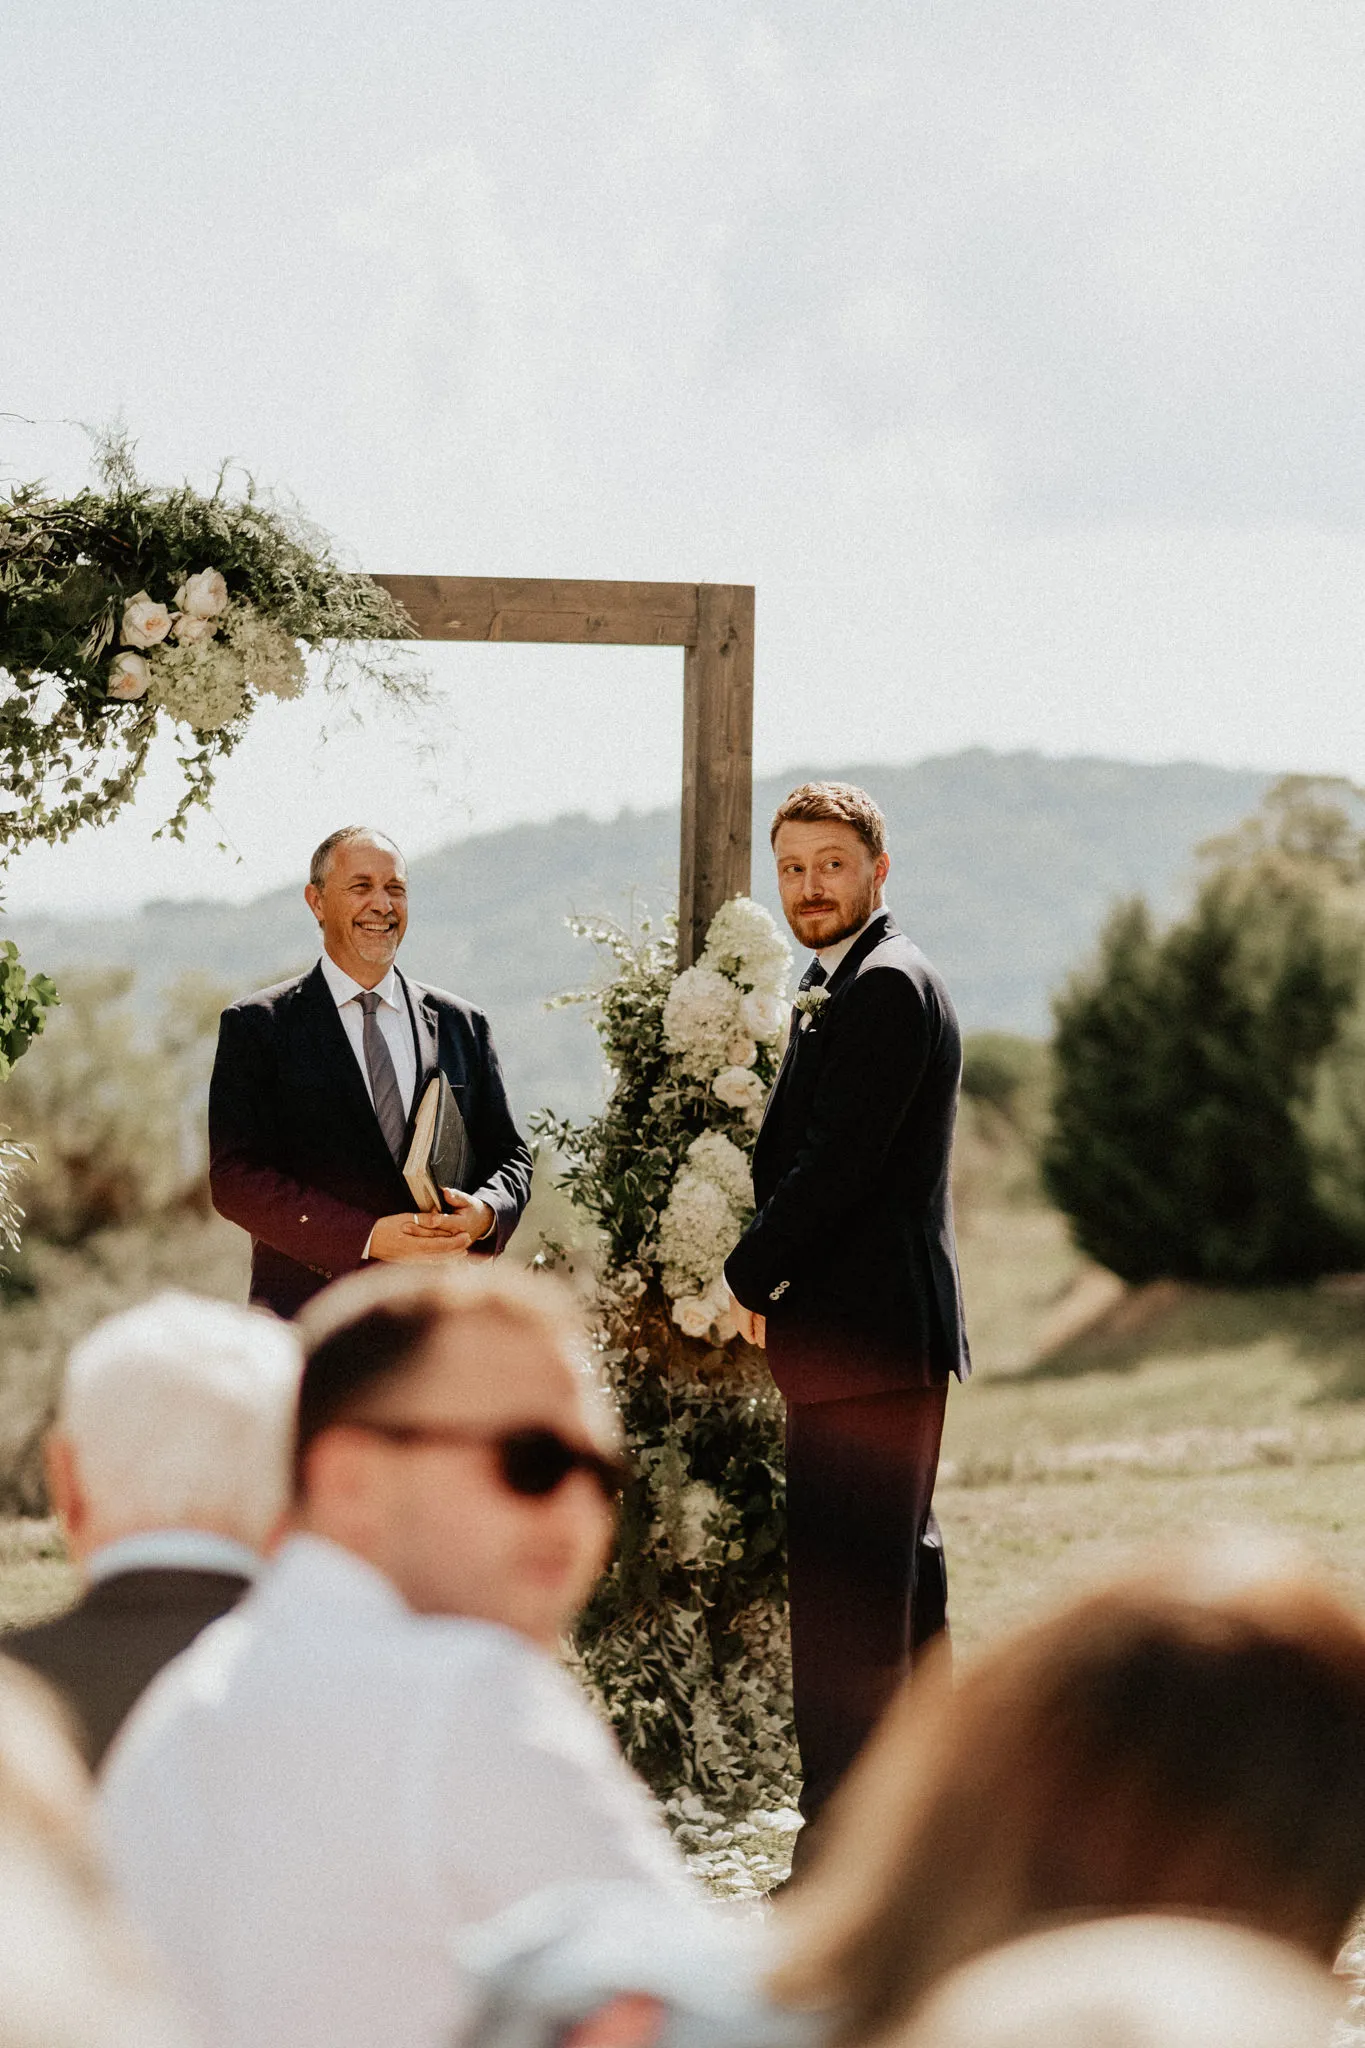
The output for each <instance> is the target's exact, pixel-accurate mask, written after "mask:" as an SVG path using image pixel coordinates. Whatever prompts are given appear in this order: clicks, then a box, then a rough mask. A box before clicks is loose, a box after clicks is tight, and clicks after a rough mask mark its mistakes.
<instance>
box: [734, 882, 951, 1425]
mask: <svg viewBox="0 0 1365 2048" xmlns="http://www.w3.org/2000/svg"><path fill="white" fill-rule="evenodd" d="M826 986H827V989H828V1000H827V1001H826V1002H825V1004H824V1005H823V1006H822V1008H821V1009H820V1010H819V1012H818V1014H817V1015H815V1016H813V1017H812V1020H811V1023H810V1025H809V1027H808V1028H807V1029H806V1030H804V1031H802V1030H800V1029H798V1028H796V1026H795V1024H794V1027H793V1030H792V1036H791V1041H790V1043H789V1045H788V1048H787V1054H786V1058H785V1059H784V1060H783V1063H782V1067H781V1069H780V1071H779V1073H778V1076H777V1080H776V1082H775V1083H774V1085H773V1091H772V1095H771V1096H770V1098H769V1101H768V1107H767V1112H766V1114H765V1116H764V1119H763V1124H762V1128H761V1129H760V1131H759V1134H758V1142H757V1144H756V1145H755V1148H754V1198H755V1201H756V1204H757V1211H756V1214H755V1216H754V1219H753V1221H752V1223H751V1224H750V1225H749V1227H748V1229H747V1230H746V1231H745V1233H744V1236H743V1237H742V1238H741V1240H740V1242H739V1244H738V1245H737V1246H736V1247H735V1249H734V1251H733V1252H732V1253H731V1254H730V1257H729V1259H728V1260H727V1262H726V1267H725V1276H726V1279H727V1280H728V1281H729V1284H730V1286H731V1287H732V1288H733V1289H734V1292H735V1294H736V1295H737V1297H738V1298H739V1300H740V1301H742V1302H743V1303H744V1305H745V1307H746V1308H750V1309H753V1310H755V1311H756V1312H757V1313H759V1314H761V1315H764V1316H766V1318H767V1343H768V1362H769V1365H770V1367H771V1370H772V1374H773V1377H774V1379H775V1380H776V1381H777V1383H778V1385H779V1387H781V1389H782V1391H783V1393H785V1394H786V1395H787V1396H788V1398H789V1399H791V1400H796V1401H833V1400H839V1399H842V1398H844V1397H845V1396H849V1395H855V1394H876V1393H888V1392H891V1391H892V1390H894V1389H896V1388H900V1387H923V1386H937V1385H941V1384H942V1383H943V1382H944V1381H945V1380H947V1378H948V1376H949V1375H950V1374H951V1373H956V1374H957V1376H958V1378H959V1379H964V1378H965V1377H966V1375H967V1374H968V1372H970V1370H971V1360H970V1356H969V1354H968V1350H967V1335H966V1328H965V1324H964V1320H963V1313H962V1287H961V1282H960V1280H959V1278H958V1270H957V1246H956V1242H955V1240H954V1236H953V1214H952V1197H951V1191H950V1186H949V1167H950V1161H951V1155H952V1144H953V1127H954V1124H955V1121H956V1117H957V1096H958V1084H959V1082H960V1080H961V1076H962V1040H961V1035H960V1033H959V1031H958V1025H957V1018H956V1016H955V1015H954V1013H953V1006H952V1003H951V1001H950V1000H949V997H948V991H947V990H946V989H945V988H944V986H943V983H942V982H941V981H940V980H939V978H938V975H937V974H936V973H935V972H934V970H933V968H932V967H931V966H930V965H929V962H928V961H927V960H926V959H925V957H924V955H923V954H922V953H921V952H920V951H919V948H918V947H917V946H914V945H912V944H911V942H910V940H909V939H907V938H906V937H905V936H904V934H903V933H902V932H900V931H899V930H898V929H897V927H896V925H895V924H894V923H893V921H892V918H891V915H890V913H889V912H888V911H879V912H878V913H877V914H876V915H875V916H874V917H873V919H872V921H871V923H870V924H869V926H868V928H867V930H866V931H865V932H863V933H862V935H861V936H860V937H859V939H858V940H857V943H856V944H855V945H853V946H852V947H850V949H849V951H848V952H847V953H846V954H845V956H844V958H843V959H842V960H841V961H840V963H839V966H838V967H837V968H836V970H835V972H834V973H833V975H832V976H831V977H830V980H829V982H828V983H827V984H826Z"/></svg>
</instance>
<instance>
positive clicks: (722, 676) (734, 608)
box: [678, 583, 754, 967]
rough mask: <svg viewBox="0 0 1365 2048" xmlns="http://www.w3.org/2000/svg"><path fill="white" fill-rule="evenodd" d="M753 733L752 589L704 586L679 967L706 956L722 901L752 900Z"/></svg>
mask: <svg viewBox="0 0 1365 2048" xmlns="http://www.w3.org/2000/svg"><path fill="white" fill-rule="evenodd" d="M753 732H754V593H753V587H752V585H746V584H739V583H702V584H699V585H698V587H697V637H696V640H695V642H694V644H693V645H692V646H690V647H689V648H688V650H687V653H686V655H685V656H684V659H683V786H682V849H681V859H680V862H679V870H678V965H679V966H680V967H690V966H691V965H692V963H693V961H694V960H695V959H696V958H697V955H698V954H699V953H700V951H701V949H702V945H703V943H704V941H705V938H706V927H707V926H708V924H709V923H710V922H711V919H712V918H713V917H714V916H715V914H716V912H717V910H719V908H720V906H721V904H722V903H724V902H725V901H726V900H727V898H728V897H731V896H741V895H747V894H748V890H749V861H750V833H751V821H752V816H753Z"/></svg>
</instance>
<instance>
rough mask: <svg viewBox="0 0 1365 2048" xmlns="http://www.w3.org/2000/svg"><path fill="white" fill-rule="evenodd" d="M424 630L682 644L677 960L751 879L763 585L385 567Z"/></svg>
mask: <svg viewBox="0 0 1365 2048" xmlns="http://www.w3.org/2000/svg"><path fill="white" fill-rule="evenodd" d="M374 580H375V582H376V583H382V584H383V586H384V588H385V589H386V590H388V591H389V592H390V593H391V594H392V595H393V596H394V597H396V598H397V599H398V601H399V603H400V604H401V605H403V606H404V607H405V609H406V611H407V613H408V616H409V617H410V618H411V619H412V622H413V624H414V625H415V626H416V628H417V631H418V633H419V634H420V636H421V637H422V639H424V640H521V641H542V642H546V641H548V642H551V643H556V644H558V645H560V646H565V645H579V646H581V645H585V644H595V645H597V646H618V647H619V646H637V647H681V648H683V649H684V650H685V652H684V656H683V786H682V850H681V859H680V862H679V872H678V962H679V965H680V966H682V967H690V966H691V965H692V963H693V961H694V960H695V959H696V957H697V955H698V953H699V952H700V951H701V948H702V942H703V941H704V939H705V937H706V927H707V925H708V924H709V923H710V922H711V919H712V918H713V917H714V916H715V914H716V912H717V910H719V908H720V906H721V904H722V903H724V902H725V900H726V898H727V897H729V896H739V895H743V894H744V893H745V892H746V891H747V890H748V887H749V833H750V817H751V814H752V810H753V788H752V781H753V730H754V593H753V587H752V585H749V584H742V583H584V582H569V581H558V580H550V579H546V578H539V577H534V578H514V577H487V576H376V577H375V579H374Z"/></svg>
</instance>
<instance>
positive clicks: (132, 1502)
mask: <svg viewBox="0 0 1365 2048" xmlns="http://www.w3.org/2000/svg"><path fill="white" fill-rule="evenodd" d="M299 1369H300V1350H299V1341H298V1337H297V1335H296V1334H295V1332H294V1329H293V1327H292V1326H291V1325H290V1324H287V1323H282V1322H278V1321H276V1319H275V1318H274V1317H273V1316H267V1315H263V1314H261V1313H260V1312H259V1311H257V1310H254V1309H244V1308H237V1307H235V1306H233V1305H232V1304H231V1303H229V1302H224V1301H202V1300H200V1299H198V1298H197V1297H196V1296H194V1295H191V1294H180V1293H166V1294H159V1295H157V1296H156V1297H155V1298H154V1299H153V1300H151V1301H148V1302H144V1303H143V1304H142V1305H141V1307H139V1308H133V1309H126V1310H124V1311H123V1312H122V1313H121V1314H119V1315H114V1316H110V1317H108V1318H107V1319H106V1320H105V1321H104V1322H102V1323H100V1324H99V1325H97V1327H96V1328H95V1329H94V1330H92V1331H91V1333H90V1335H89V1336H88V1337H85V1338H83V1339H82V1340H81V1342H80V1343H79V1344H77V1345H76V1347H75V1349H74V1350H73V1351H72V1353H71V1357H70V1360H69V1362H68V1364H67V1369H66V1379H65V1382H64V1384H63V1387H62V1397H61V1404H60V1407H59V1411H58V1418H57V1419H58V1425H59V1427H60V1428H61V1429H62V1430H63V1432H64V1433H65V1434H66V1436H67V1437H69V1439H70V1441H71V1444H72V1446H73V1449H74V1450H75V1453H76V1457H77V1460H78V1462H79V1466H80V1474H81V1482H82V1485H83V1487H84V1490H85V1493H86V1495H87V1497H88V1499H89V1501H90V1504H91V1506H92V1508H93V1509H94V1511H95V1513H96V1515H97V1516H99V1517H100V1518H101V1519H102V1520H109V1521H113V1522H115V1523H117V1524H119V1525H121V1526H123V1527H125V1528H127V1527H142V1528H147V1529H157V1528H160V1529H172V1528H175V1529H184V1528H190V1529H194V1528H200V1527H209V1528H213V1529H216V1530H223V1531H230V1532H231V1533H233V1534H234V1535H237V1536H239V1537H240V1538H241V1540H242V1541H243V1542H244V1543H249V1544H251V1545H252V1546H253V1547H255V1548H257V1549H259V1548H260V1547H261V1545H262V1544H263V1543H264V1541H265V1539H266V1538H267V1536H268V1535H269V1534H270V1531H271V1529H272V1527H273V1526H274V1524H275V1522H276V1521H277V1520H278V1519H279V1516H280V1514H281V1512H282V1511H283V1509H284V1506H285V1504H286V1502H287V1500H288V1497H289V1445H290V1435H291V1431H292V1427H293V1419H294V1403H295V1400H296V1399H297V1395H298V1381H299Z"/></svg>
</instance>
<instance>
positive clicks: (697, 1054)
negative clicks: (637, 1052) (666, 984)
mask: <svg viewBox="0 0 1365 2048" xmlns="http://www.w3.org/2000/svg"><path fill="white" fill-rule="evenodd" d="M738 1011H739V990H738V989H737V988H736V987H735V984H734V983H733V981H730V980H728V979H727V977H726V976H725V975H723V974H719V973H717V972H716V970H715V969H714V968H712V967H704V966H701V965H698V966H696V967H688V968H685V969H684V970H683V972H682V973H681V974H680V975H679V976H678V978H677V980H676V981H675V982H674V983H673V986H672V987H671V988H670V989H669V991H668V996H667V999H666V1001H665V1003H664V1043H665V1045H667V1047H668V1049H669V1051H670V1052H671V1053H675V1054H676V1055H677V1057H678V1059H679V1060H680V1061H681V1063H682V1066H683V1069H684V1071H685V1072H686V1073H689V1074H692V1075H693V1076H695V1078H696V1079H697V1080H699V1081H707V1080H709V1079H710V1078H711V1076H712V1074H714V1073H715V1072H716V1071H717V1069H718V1068H720V1067H723V1066H725V1065H726V1063H727V1051H728V1047H729V1044H730V1040H731V1039H732V1038H733V1037H734V1035H735V1023H736V1019H737V1015H738Z"/></svg>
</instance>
